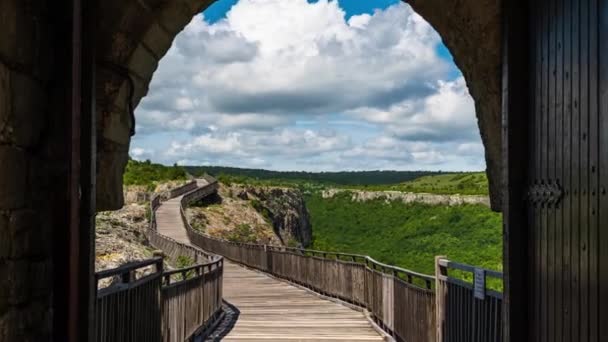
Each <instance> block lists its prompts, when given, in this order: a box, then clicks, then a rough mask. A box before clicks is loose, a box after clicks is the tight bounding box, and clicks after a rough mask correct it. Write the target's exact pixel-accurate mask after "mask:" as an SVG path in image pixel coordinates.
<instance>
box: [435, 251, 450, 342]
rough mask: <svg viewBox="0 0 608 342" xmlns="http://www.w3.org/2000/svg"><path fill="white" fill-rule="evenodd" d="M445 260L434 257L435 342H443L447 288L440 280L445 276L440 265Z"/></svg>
mask: <svg viewBox="0 0 608 342" xmlns="http://www.w3.org/2000/svg"><path fill="white" fill-rule="evenodd" d="M445 259H447V258H446V257H445V256H436V257H435V336H436V341H435V342H443V340H444V338H443V326H444V323H445V315H446V312H445V304H446V295H447V288H446V287H445V286H444V282H443V281H442V280H441V279H440V278H441V276H447V269H446V268H445V267H443V266H441V265H440V261H441V260H445Z"/></svg>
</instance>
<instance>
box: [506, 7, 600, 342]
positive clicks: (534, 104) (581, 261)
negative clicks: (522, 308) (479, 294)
mask: <svg viewBox="0 0 608 342" xmlns="http://www.w3.org/2000/svg"><path fill="white" fill-rule="evenodd" d="M607 2H608V0H538V1H531V4H530V6H531V8H530V15H531V20H530V34H531V36H530V38H531V42H530V43H531V44H530V46H531V47H532V48H531V56H530V57H531V58H530V64H529V70H530V74H531V77H530V79H531V84H530V92H531V101H530V106H531V108H530V113H531V115H529V120H530V121H529V123H528V127H529V130H530V131H529V133H530V134H529V139H530V154H529V157H530V162H529V175H528V178H529V191H528V220H529V230H528V232H529V259H530V266H529V272H528V281H529V284H530V286H529V293H528V299H529V322H530V326H529V331H530V334H531V336H530V339H531V340H532V341H541V342H554V341H559V342H566V341H573V342H575V341H580V342H587V341H608V320H607V316H608V315H607V313H608V301H607V300H608V274H607V273H608V272H607V271H608V201H607V199H606V198H607V194H606V191H607V187H608V107H607V105H608V103H607V102H608V96H607V85H608V81H607V75H608V73H607V71H606V68H607V67H608V65H606V64H607V60H608V44H607V43H606V38H607V36H608V32H607V31H608V27H607V26H606V24H607V21H608V7H607ZM513 271H516V270H513Z"/></svg>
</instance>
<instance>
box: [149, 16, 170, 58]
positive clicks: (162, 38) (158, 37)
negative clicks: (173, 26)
mask: <svg viewBox="0 0 608 342" xmlns="http://www.w3.org/2000/svg"><path fill="white" fill-rule="evenodd" d="M173 38H174V37H173V36H170V35H169V34H168V33H167V32H166V31H165V30H164V29H163V28H162V27H160V25H159V24H158V23H157V22H153V23H152V25H151V26H150V28H149V29H148V32H146V34H145V35H144V36H143V38H142V43H143V44H144V45H145V46H147V47H148V48H149V49H150V50H151V51H152V52H154V54H155V55H156V57H157V58H159V59H160V58H162V57H163V56H164V55H165V54H166V53H167V51H168V50H169V48H170V47H171V44H173Z"/></svg>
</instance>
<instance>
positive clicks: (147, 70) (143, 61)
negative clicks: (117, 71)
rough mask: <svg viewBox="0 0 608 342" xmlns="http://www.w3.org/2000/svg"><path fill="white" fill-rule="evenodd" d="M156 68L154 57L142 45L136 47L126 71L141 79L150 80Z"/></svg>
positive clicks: (156, 62) (156, 63)
mask: <svg viewBox="0 0 608 342" xmlns="http://www.w3.org/2000/svg"><path fill="white" fill-rule="evenodd" d="M156 67H158V61H157V60H156V57H155V56H154V55H153V54H152V53H151V52H150V51H149V50H148V49H147V48H146V46H144V45H143V44H139V45H137V47H136V48H135V51H133V54H132V55H131V58H130V59H129V63H128V65H127V69H129V70H131V71H132V72H134V73H135V74H136V75H138V76H139V77H140V78H142V79H152V74H153V73H154V71H155V70H156Z"/></svg>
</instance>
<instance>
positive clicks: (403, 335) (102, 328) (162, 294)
mask: <svg viewBox="0 0 608 342" xmlns="http://www.w3.org/2000/svg"><path fill="white" fill-rule="evenodd" d="M217 188H218V183H217V181H216V180H215V179H213V178H205V179H200V180H196V181H192V182H190V183H188V184H186V185H184V186H182V187H180V188H177V189H173V190H171V191H170V192H169V193H167V194H164V195H162V196H160V195H158V196H154V197H153V198H152V200H151V202H150V209H151V218H150V227H149V229H148V230H147V231H146V235H147V237H148V240H149V241H150V244H151V245H152V246H154V247H155V248H158V249H160V250H162V252H163V254H164V256H165V258H168V259H170V260H172V261H174V262H175V261H178V260H179V259H180V258H183V257H187V258H188V259H191V260H192V261H194V263H195V265H194V266H190V267H186V268H182V269H178V270H171V271H165V270H163V260H162V259H160V258H156V259H153V260H149V261H144V262H138V263H134V264H131V265H125V266H123V267H120V268H118V269H115V270H108V271H102V272H98V273H97V274H96V279H97V282H98V284H99V280H101V279H104V278H110V277H112V278H114V279H117V282H116V283H115V284H114V285H112V286H109V287H107V288H98V290H97V300H96V303H97V304H96V323H95V324H96V339H97V341H98V342H106V341H107V342H110V341H111V342H122V341H125V342H131V341H133V342H136V341H154V342H155V341H159V342H160V341H164V342H177V341H185V340H187V341H202V340H203V339H204V338H208V337H209V338H213V339H210V340H212V341H215V340H217V339H218V338H219V339H221V340H225V341H264V340H266V341H381V340H394V341H408V342H410V341H411V342H444V341H467V342H469V341H471V342H491V341H495V342H500V341H502V324H503V320H502V313H501V311H502V294H501V293H500V292H496V291H493V290H492V289H488V288H486V283H487V282H486V278H487V277H492V278H501V277H502V274H501V273H498V272H493V271H488V270H483V269H480V268H475V267H472V266H468V265H462V264H457V263H453V262H450V261H448V260H446V259H444V258H439V257H438V258H437V260H436V274H435V276H430V275H425V274H419V273H416V272H412V271H409V270H406V269H402V268H399V267H395V266H391V265H386V264H383V263H380V262H378V261H376V260H374V259H372V258H370V257H369V256H365V255H357V254H345V253H336V252H324V251H315V250H305V249H298V248H289V247H283V246H267V245H256V244H246V243H237V242H230V241H225V240H220V239H216V238H212V237H210V236H207V235H204V234H202V233H200V232H198V231H196V230H194V229H193V228H192V227H191V226H190V224H189V222H188V220H187V217H186V214H185V209H184V208H185V207H186V206H187V205H188V204H189V203H192V202H194V201H196V200H198V199H202V198H204V197H206V196H209V195H211V194H213V193H215V192H217ZM152 266H154V267H155V271H154V272H152V273H151V274H150V273H149V270H148V275H144V276H140V278H139V279H138V278H137V277H136V276H135V274H141V273H142V271H141V270H143V269H145V268H149V267H152ZM449 269H458V271H459V272H458V273H457V274H459V275H460V276H459V277H457V278H454V277H452V276H451V275H448V270H449ZM466 273H468V274H469V275H470V277H471V278H472V279H475V281H474V282H468V281H464V280H463V278H462V274H466ZM480 284H481V285H480ZM98 287H99V285H98ZM223 301H225V302H226V303H227V304H224V305H223V304H222V302H223ZM220 332H221V333H220Z"/></svg>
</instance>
